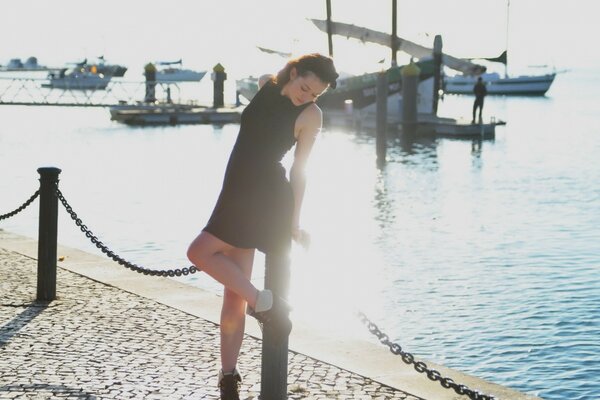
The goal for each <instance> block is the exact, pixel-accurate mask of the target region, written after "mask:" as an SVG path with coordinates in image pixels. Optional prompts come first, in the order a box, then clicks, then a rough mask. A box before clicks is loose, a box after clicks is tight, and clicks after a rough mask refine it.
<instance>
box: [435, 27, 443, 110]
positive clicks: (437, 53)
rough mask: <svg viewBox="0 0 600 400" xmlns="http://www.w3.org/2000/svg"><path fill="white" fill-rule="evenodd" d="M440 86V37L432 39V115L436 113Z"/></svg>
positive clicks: (436, 36)
mask: <svg viewBox="0 0 600 400" xmlns="http://www.w3.org/2000/svg"><path fill="white" fill-rule="evenodd" d="M441 88H442V37H441V36H440V35H435V39H434V40H433V115H437V110H438V102H439V99H440V89H441Z"/></svg>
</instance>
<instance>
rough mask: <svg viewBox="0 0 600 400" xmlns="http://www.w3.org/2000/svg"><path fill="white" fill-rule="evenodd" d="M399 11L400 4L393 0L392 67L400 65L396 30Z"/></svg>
mask: <svg viewBox="0 0 600 400" xmlns="http://www.w3.org/2000/svg"><path fill="white" fill-rule="evenodd" d="M397 10H398V4H397V0H392V43H391V47H392V67H395V66H397V65H398V61H397V59H396V53H397V52H398V37H397V36H396V28H397V25H398V24H397V15H396V14H397Z"/></svg>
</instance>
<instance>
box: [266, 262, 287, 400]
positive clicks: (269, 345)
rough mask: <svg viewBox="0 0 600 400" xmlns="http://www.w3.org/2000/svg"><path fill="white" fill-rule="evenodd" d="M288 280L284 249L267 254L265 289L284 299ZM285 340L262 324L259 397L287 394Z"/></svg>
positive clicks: (275, 399)
mask: <svg viewBox="0 0 600 400" xmlns="http://www.w3.org/2000/svg"><path fill="white" fill-rule="evenodd" d="M289 282H290V259H289V255H288V252H282V253H279V254H267V255H266V260H265V289H269V290H271V291H272V292H273V295H274V296H279V297H281V298H283V299H287V295H288V288H289ZM288 341H289V337H288V336H286V337H280V336H277V335H276V334H274V333H273V332H272V331H271V330H270V329H268V327H267V326H265V328H264V331H263V342H262V366H261V367H262V370H261V381H260V399H261V400H280V399H285V398H287V375H288Z"/></svg>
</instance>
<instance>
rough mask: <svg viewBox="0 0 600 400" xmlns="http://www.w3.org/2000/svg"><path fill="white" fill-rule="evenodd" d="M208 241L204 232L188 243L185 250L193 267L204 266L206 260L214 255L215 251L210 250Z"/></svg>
mask: <svg viewBox="0 0 600 400" xmlns="http://www.w3.org/2000/svg"><path fill="white" fill-rule="evenodd" d="M211 247H212V246H210V241H209V240H207V238H206V236H205V235H204V232H202V233H201V234H200V235H198V237H196V239H194V240H193V241H192V243H190V245H189V246H188V249H187V258H188V260H190V261H191V262H192V263H193V264H194V265H196V266H201V265H205V264H206V261H207V260H208V258H210V257H211V256H212V255H214V253H215V251H214V250H213V249H212V248H211Z"/></svg>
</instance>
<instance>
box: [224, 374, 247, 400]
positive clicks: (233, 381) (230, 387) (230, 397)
mask: <svg viewBox="0 0 600 400" xmlns="http://www.w3.org/2000/svg"><path fill="white" fill-rule="evenodd" d="M240 382H242V377H241V376H240V374H239V373H238V371H237V369H234V370H233V372H226V373H223V371H220V372H219V390H220V391H221V400H240V394H239V391H240Z"/></svg>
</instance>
